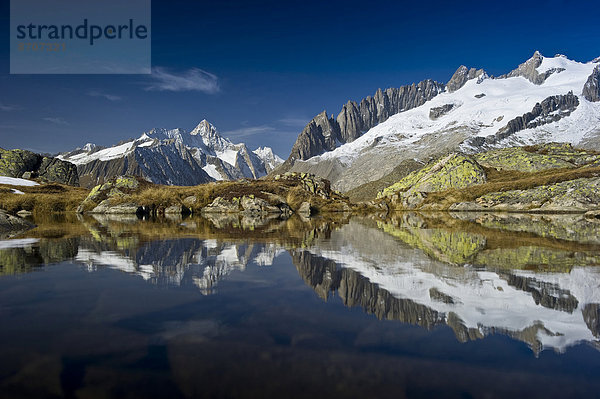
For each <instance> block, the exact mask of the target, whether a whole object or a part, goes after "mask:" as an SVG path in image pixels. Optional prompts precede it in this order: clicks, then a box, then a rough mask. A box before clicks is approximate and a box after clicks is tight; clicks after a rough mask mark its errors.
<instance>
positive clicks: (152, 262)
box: [75, 239, 272, 294]
mask: <svg viewBox="0 0 600 399" xmlns="http://www.w3.org/2000/svg"><path fill="white" fill-rule="evenodd" d="M253 249H254V247H253V246H250V247H248V246H247V245H237V244H224V243H219V242H218V241H217V240H213V239H211V240H204V241H203V240H195V239H188V240H166V241H160V242H150V243H146V244H145V245H144V246H142V247H141V248H139V249H137V251H135V253H126V252H125V253H121V252H117V251H94V250H90V249H87V248H84V247H83V245H82V246H80V248H79V251H78V254H77V257H76V258H75V260H76V261H79V262H82V263H85V264H86V265H87V268H88V270H89V271H95V270H96V269H97V268H98V267H99V266H102V267H108V268H112V269H117V270H121V271H123V272H126V273H131V274H135V275H139V276H141V277H142V278H143V279H144V280H147V281H150V282H152V283H155V284H164V285H170V286H180V285H183V284H186V283H190V284H193V285H195V286H196V287H198V288H199V289H200V291H201V292H202V293H203V294H211V293H214V287H215V286H216V285H217V284H218V282H219V281H220V280H222V279H223V278H225V277H226V276H228V275H229V274H231V272H233V271H235V270H244V269H245V268H246V264H247V263H248V259H249V257H250V255H251V254H252V252H253V251H252V250H253ZM271 252H272V251H271ZM260 253H269V251H266V252H265V251H264V250H263V251H261V252H260ZM260 253H259V256H260Z"/></svg>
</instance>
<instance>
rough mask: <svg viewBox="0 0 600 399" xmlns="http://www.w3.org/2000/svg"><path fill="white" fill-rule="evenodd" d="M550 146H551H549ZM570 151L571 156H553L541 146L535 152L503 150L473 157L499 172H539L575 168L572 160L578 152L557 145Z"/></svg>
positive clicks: (482, 164) (545, 147) (514, 149)
mask: <svg viewBox="0 0 600 399" xmlns="http://www.w3.org/2000/svg"><path fill="white" fill-rule="evenodd" d="M548 146H549V145H548ZM555 146H561V147H563V146H564V148H565V149H566V150H569V149H570V151H569V153H570V154H571V156H561V155H555V154H551V153H549V151H548V148H547V146H539V148H538V149H536V150H535V151H533V150H530V151H528V150H526V148H524V147H512V148H502V149H498V150H491V151H486V152H482V153H479V154H475V155H473V158H475V160H476V161H477V163H479V164H480V165H481V166H484V167H487V168H494V169H498V170H517V171H520V172H539V171H542V170H547V169H557V168H573V167H575V166H576V165H575V164H574V163H572V162H569V161H570V160H572V158H574V157H576V155H578V154H576V151H575V150H573V148H572V147H571V146H570V145H569V144H555Z"/></svg>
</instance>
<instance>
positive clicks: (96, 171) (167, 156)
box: [58, 120, 283, 187]
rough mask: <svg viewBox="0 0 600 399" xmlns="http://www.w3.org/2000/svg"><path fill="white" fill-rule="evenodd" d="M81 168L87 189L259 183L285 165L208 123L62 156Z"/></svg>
mask: <svg viewBox="0 0 600 399" xmlns="http://www.w3.org/2000/svg"><path fill="white" fill-rule="evenodd" d="M58 158H60V159H62V160H65V161H69V162H72V163H74V164H75V165H77V170H78V172H79V176H80V180H81V182H82V185H83V186H85V187H93V186H95V185H96V184H99V183H102V182H104V181H105V180H107V179H110V178H111V177H115V176H121V175H133V176H140V177H143V178H145V179H147V180H149V181H151V182H153V183H157V184H169V185H182V186H190V185H197V184H202V183H207V182H210V181H215V180H237V179H242V178H253V179H256V178H259V177H262V176H265V175H266V174H267V173H268V172H270V171H271V170H272V169H274V168H275V167H277V166H278V165H279V164H280V163H281V162H283V160H282V159H281V158H279V157H278V156H276V155H275V154H274V153H273V151H272V150H271V149H270V148H269V147H261V148H259V149H257V150H255V151H250V150H249V149H248V148H247V147H246V145H245V144H243V143H240V144H234V143H232V142H231V141H230V140H228V139H227V138H224V137H222V136H221V135H220V134H219V132H218V131H217V129H216V128H215V127H214V126H213V125H212V124H210V123H209V122H208V121H206V120H203V121H201V122H200V123H199V124H198V126H196V127H195V128H194V129H193V130H191V131H190V132H186V131H185V130H183V129H152V130H150V131H149V132H145V133H143V134H142V135H141V136H140V137H139V138H137V139H134V140H128V141H124V142H121V143H119V144H117V145H115V146H112V147H108V148H105V147H99V146H96V145H94V144H91V143H88V144H86V145H85V146H84V147H83V148H78V149H76V150H74V151H71V152H66V153H62V154H59V155H58Z"/></svg>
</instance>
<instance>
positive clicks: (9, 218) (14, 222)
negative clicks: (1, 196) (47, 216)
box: [0, 209, 35, 237]
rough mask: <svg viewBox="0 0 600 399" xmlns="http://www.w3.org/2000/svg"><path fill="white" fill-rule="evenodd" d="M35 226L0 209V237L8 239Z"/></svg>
mask: <svg viewBox="0 0 600 399" xmlns="http://www.w3.org/2000/svg"><path fill="white" fill-rule="evenodd" d="M34 227H35V225H34V224H32V223H30V222H28V221H27V220H25V219H22V218H20V217H17V216H13V215H10V214H8V213H7V212H6V211H5V210H3V209H0V237H8V236H11V235H14V234H17V233H21V232H23V231H26V230H29V229H32V228H34Z"/></svg>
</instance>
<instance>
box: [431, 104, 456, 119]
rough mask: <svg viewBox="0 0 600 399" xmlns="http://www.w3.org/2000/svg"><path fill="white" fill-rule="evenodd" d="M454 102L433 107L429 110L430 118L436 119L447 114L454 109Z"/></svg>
mask: <svg viewBox="0 0 600 399" xmlns="http://www.w3.org/2000/svg"><path fill="white" fill-rule="evenodd" d="M454 107H455V105H454V104H444V105H442V106H439V107H433V108H431V109H430V110H429V118H430V119H433V120H436V119H437V118H439V117H440V116H443V115H446V114H447V113H448V112H450V111H452V110H453V109H454Z"/></svg>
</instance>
